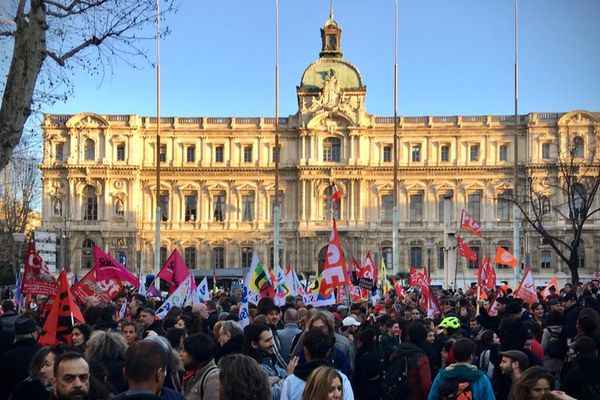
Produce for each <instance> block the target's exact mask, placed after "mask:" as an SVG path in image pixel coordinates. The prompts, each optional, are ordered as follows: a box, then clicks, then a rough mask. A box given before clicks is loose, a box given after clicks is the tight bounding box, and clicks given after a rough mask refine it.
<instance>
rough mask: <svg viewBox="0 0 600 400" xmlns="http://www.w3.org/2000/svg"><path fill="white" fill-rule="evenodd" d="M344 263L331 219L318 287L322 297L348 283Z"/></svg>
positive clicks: (340, 245) (335, 226) (340, 246)
mask: <svg viewBox="0 0 600 400" xmlns="http://www.w3.org/2000/svg"><path fill="white" fill-rule="evenodd" d="M345 265H346V263H345V262H344V252H343V250H342V243H341V242H340V235H339V234H338V230H337V225H336V223H335V220H333V226H332V228H331V235H330V236H329V245H328V246H327V255H326V256H325V266H324V267H323V272H322V273H321V283H320V287H319V291H320V293H321V295H322V296H323V297H324V298H329V296H330V295H331V293H333V290H334V289H335V288H337V287H341V286H344V285H347V284H348V283H350V282H349V280H348V277H347V276H346V271H345Z"/></svg>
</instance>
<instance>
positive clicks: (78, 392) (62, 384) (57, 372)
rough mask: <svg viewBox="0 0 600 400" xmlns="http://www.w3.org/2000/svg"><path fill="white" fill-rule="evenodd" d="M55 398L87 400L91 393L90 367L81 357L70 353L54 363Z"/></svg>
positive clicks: (60, 399)
mask: <svg viewBox="0 0 600 400" xmlns="http://www.w3.org/2000/svg"><path fill="white" fill-rule="evenodd" d="M52 387H53V390H54V397H55V398H56V399H57V400H85V399H87V398H88V394H89V392H90V367H89V365H88V363H87V361H85V359H84V358H83V356H82V355H81V353H77V352H74V351H68V352H66V353H63V354H61V355H59V356H58V357H57V358H56V360H55V361H54V382H53V385H52Z"/></svg>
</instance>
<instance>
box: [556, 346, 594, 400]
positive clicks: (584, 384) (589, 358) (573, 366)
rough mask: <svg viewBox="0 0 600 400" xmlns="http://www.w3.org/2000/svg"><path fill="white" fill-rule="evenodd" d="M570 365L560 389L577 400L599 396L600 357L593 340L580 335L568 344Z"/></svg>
mask: <svg viewBox="0 0 600 400" xmlns="http://www.w3.org/2000/svg"><path fill="white" fill-rule="evenodd" d="M570 347H571V348H570V358H571V360H570V363H569V364H570V365H567V366H566V367H567V372H566V373H565V375H564V376H563V378H562V379H561V382H560V390H562V391H564V392H565V393H566V394H568V395H569V396H572V397H574V398H576V399H579V400H586V399H599V398H600V358H599V357H598V349H597V347H596V343H595V342H594V340H593V339H592V338H590V337H587V336H582V337H580V338H578V339H577V340H576V341H575V342H573V343H572V344H571V346H570Z"/></svg>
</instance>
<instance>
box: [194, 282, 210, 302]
mask: <svg viewBox="0 0 600 400" xmlns="http://www.w3.org/2000/svg"><path fill="white" fill-rule="evenodd" d="M196 295H197V296H198V299H199V300H200V301H201V302H205V301H208V300H210V291H209V290H208V279H207V278H206V277H204V279H202V282H200V284H199V285H198V287H197V288H196Z"/></svg>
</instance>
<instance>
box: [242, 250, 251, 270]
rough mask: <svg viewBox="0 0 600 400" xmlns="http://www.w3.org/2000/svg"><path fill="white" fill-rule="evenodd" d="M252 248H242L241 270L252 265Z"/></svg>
mask: <svg viewBox="0 0 600 400" xmlns="http://www.w3.org/2000/svg"><path fill="white" fill-rule="evenodd" d="M252 251H253V250H252V247H242V268H250V265H251V264H252Z"/></svg>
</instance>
